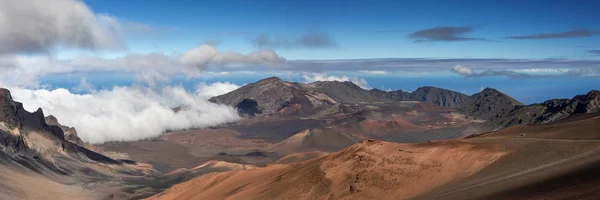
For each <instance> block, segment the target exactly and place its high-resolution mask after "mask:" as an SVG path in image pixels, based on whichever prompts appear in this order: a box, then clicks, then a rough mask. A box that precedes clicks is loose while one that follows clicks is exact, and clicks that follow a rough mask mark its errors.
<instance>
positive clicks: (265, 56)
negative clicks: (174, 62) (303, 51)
mask: <svg viewBox="0 0 600 200" xmlns="http://www.w3.org/2000/svg"><path fill="white" fill-rule="evenodd" d="M283 61H285V59H284V58H282V57H280V56H279V55H277V53H275V52H273V51H271V50H259V51H254V52H251V53H248V54H241V53H237V52H218V50H217V49H216V48H215V47H213V46H211V45H208V44H203V45H200V47H197V48H193V49H190V50H187V51H186V52H184V53H183V54H182V55H181V56H180V57H179V62H180V63H181V64H182V65H192V66H197V67H205V66H206V65H208V64H216V65H221V66H232V65H233V66H235V65H275V64H278V63H282V62H283Z"/></svg>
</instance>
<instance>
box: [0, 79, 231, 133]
mask: <svg viewBox="0 0 600 200" xmlns="http://www.w3.org/2000/svg"><path fill="white" fill-rule="evenodd" d="M232 88H234V85H233V84H230V83H213V84H211V85H203V86H201V87H198V90H197V91H196V92H195V93H190V92H187V91H186V90H185V89H183V88H182V87H171V86H166V87H163V88H162V89H150V88H142V87H114V88H113V89H111V90H100V91H96V92H92V93H89V94H73V93H71V92H70V91H68V90H66V89H55V90H44V89H37V90H31V89H24V88H19V87H8V89H10V90H11V92H12V96H13V98H14V99H15V100H16V101H20V102H22V103H23V105H24V106H25V109H26V110H29V111H34V110H36V109H37V108H38V107H41V108H42V109H43V110H44V113H45V114H46V115H54V116H56V117H57V118H58V120H59V121H60V123H62V124H63V125H67V126H73V127H75V128H76V129H77V131H78V134H79V136H80V137H81V139H82V140H84V141H86V142H90V143H103V142H107V141H134V140H140V139H145V138H151V137H156V136H159V135H160V134H162V133H164V132H165V131H167V130H176V129H186V128H199V127H206V126H212V125H217V124H221V123H226V122H231V121H234V120H237V119H239V116H238V115H237V113H236V111H235V110H234V109H233V108H230V107H226V106H223V105H217V104H213V103H210V102H208V101H207V100H206V95H207V94H218V93H220V92H224V91H226V90H229V89H232ZM178 106H181V107H182V108H183V110H182V111H180V112H174V111H173V110H172V108H175V107H178Z"/></svg>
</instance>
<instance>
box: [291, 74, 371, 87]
mask: <svg viewBox="0 0 600 200" xmlns="http://www.w3.org/2000/svg"><path fill="white" fill-rule="evenodd" d="M302 78H304V80H305V81H306V82H308V83H312V82H315V81H340V82H344V81H350V82H352V83H354V84H356V85H358V86H359V87H361V88H363V89H371V87H370V86H369V84H368V83H367V80H365V79H363V78H357V77H352V78H349V77H347V76H329V75H327V74H324V73H304V74H303V75H302Z"/></svg>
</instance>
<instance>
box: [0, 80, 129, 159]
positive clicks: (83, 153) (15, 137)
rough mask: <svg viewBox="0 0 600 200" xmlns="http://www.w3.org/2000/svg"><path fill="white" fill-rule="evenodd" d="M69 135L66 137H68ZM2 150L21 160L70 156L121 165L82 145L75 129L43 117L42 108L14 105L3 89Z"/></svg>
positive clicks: (0, 99)
mask: <svg viewBox="0 0 600 200" xmlns="http://www.w3.org/2000/svg"><path fill="white" fill-rule="evenodd" d="M65 132H66V134H65ZM0 138H1V140H2V141H1V142H0V144H1V150H2V151H3V152H4V153H5V154H6V155H7V156H9V157H14V158H15V159H17V158H18V159H22V158H26V157H31V158H39V157H47V158H48V159H52V158H51V157H54V156H59V157H60V156H63V154H62V153H61V152H64V153H67V154H69V155H71V156H73V157H76V158H77V159H84V160H92V161H96V162H102V163H108V164H119V163H120V162H119V161H116V160H113V159H111V158H108V157H106V156H103V155H102V154H99V153H96V152H94V151H91V150H89V149H86V148H84V147H82V146H83V144H84V143H83V141H81V139H79V137H77V133H76V131H75V129H74V128H70V127H66V126H62V125H60V124H59V123H58V120H56V118H54V117H53V116H48V117H47V118H45V117H44V112H43V111H42V109H41V108H39V109H37V110H36V111H35V112H33V113H30V112H28V111H27V110H25V109H24V108H23V104H21V103H20V102H15V101H14V100H13V99H12V96H11V95H10V91H8V90H7V89H2V88H0Z"/></svg>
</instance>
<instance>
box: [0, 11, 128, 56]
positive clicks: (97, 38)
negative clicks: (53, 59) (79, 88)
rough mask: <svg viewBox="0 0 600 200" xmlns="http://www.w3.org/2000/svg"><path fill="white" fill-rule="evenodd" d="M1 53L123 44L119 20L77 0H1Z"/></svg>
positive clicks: (117, 45)
mask: <svg viewBox="0 0 600 200" xmlns="http://www.w3.org/2000/svg"><path fill="white" fill-rule="evenodd" d="M0 5H2V6H0V44H2V45H0V54H10V53H39V52H48V51H51V50H53V49H54V48H56V47H70V48H81V49H92V50H95V49H105V48H120V47H123V45H124V44H123V40H122V28H121V25H120V23H119V22H118V20H117V19H116V18H114V17H112V16H109V15H105V14H95V13H93V12H92V11H91V10H90V9H89V8H88V7H87V6H86V5H85V4H84V3H83V2H81V1H74V0H18V1H15V0H0Z"/></svg>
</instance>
